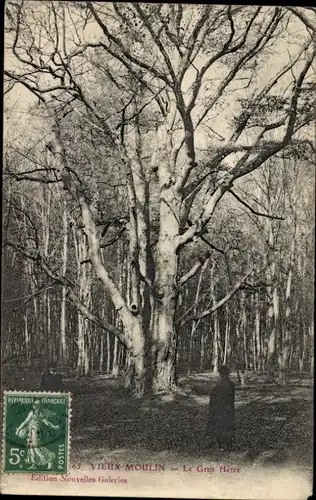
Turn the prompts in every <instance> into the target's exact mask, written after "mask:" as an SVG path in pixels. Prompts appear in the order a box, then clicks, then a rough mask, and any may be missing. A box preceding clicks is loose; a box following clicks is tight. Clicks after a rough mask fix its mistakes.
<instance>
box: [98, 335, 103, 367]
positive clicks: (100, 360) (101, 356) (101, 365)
mask: <svg viewBox="0 0 316 500" xmlns="http://www.w3.org/2000/svg"><path fill="white" fill-rule="evenodd" d="M103 363H104V335H101V337H100V357H99V371H100V372H102V371H103Z"/></svg>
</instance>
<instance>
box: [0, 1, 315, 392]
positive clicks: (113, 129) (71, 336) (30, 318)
mask: <svg viewBox="0 0 316 500" xmlns="http://www.w3.org/2000/svg"><path fill="white" fill-rule="evenodd" d="M315 32H316V19H315V12H314V11H312V10H310V9H309V8H308V7H306V8H298V7H297V8H294V7H293V8H292V7H277V6H254V5H209V4H203V5H202V4H201V5H182V4H163V3H160V4H146V3H121V2H113V3H97V2H96V3H94V2H64V1H59V2H50V1H42V2H40V3H39V2H32V1H19V2H13V1H8V2H7V3H6V21H5V69H4V86H5V89H4V90H5V96H4V107H5V114H4V129H5V134H4V169H3V204H2V209H3V216H2V220H3V250H2V331H3V344H2V369H3V373H4V374H6V373H8V374H9V377H11V378H13V377H14V376H15V375H14V374H16V377H17V379H18V378H19V377H21V376H22V373H40V372H41V370H43V369H45V367H46V365H47V364H48V363H49V362H50V361H52V360H57V362H58V366H59V370H60V371H61V372H62V373H63V374H64V375H65V376H66V377H76V378H80V379H85V378H86V377H89V376H91V375H98V374H106V375H109V376H110V375H111V376H112V377H118V378H122V379H123V380H124V384H125V387H126V388H130V389H131V390H132V391H133V394H134V395H135V396H136V397H140V396H143V395H146V394H149V393H161V392H164V393H172V392H174V391H177V387H178V383H179V379H180V378H181V377H182V376H188V375H191V374H199V373H203V372H212V373H214V374H215V373H217V370H218V367H219V365H220V364H227V365H229V366H230V367H231V370H232V371H237V372H238V376H240V377H241V381H242V383H245V380H247V377H249V376H250V374H252V375H253V374H257V375H258V376H259V375H260V376H261V375H264V376H265V377H267V380H273V381H275V382H276V384H279V385H281V386H286V385H287V384H288V381H289V377H290V376H291V374H293V373H295V374H299V376H300V377H303V376H304V375H306V374H307V375H308V376H311V374H313V370H314V338H313V333H314V324H313V300H314V299H313V289H314V228H315V225H314V224H315V222H314V202H315V199H314V196H315V51H316V49H315V47H316V45H315Z"/></svg>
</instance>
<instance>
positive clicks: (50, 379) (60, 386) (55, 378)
mask: <svg viewBox="0 0 316 500" xmlns="http://www.w3.org/2000/svg"><path fill="white" fill-rule="evenodd" d="M64 390H65V386H64V383H63V379H62V376H61V375H60V373H57V364H56V363H55V362H54V361H52V362H51V363H50V364H49V367H48V372H47V373H44V374H43V375H42V380H41V391H52V392H63V391H64Z"/></svg>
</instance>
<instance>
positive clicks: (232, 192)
mask: <svg viewBox="0 0 316 500" xmlns="http://www.w3.org/2000/svg"><path fill="white" fill-rule="evenodd" d="M228 192H229V193H231V194H232V195H233V196H234V198H236V200H238V201H239V203H241V204H242V205H244V206H245V207H246V208H248V210H250V212H252V213H253V214H255V215H259V216H260V217H268V218H269V219H277V220H285V218H284V217H279V216H277V215H270V214H264V213H262V212H257V210H255V209H254V208H252V207H251V206H250V205H248V203H246V202H245V201H244V200H242V199H241V198H240V197H239V196H238V195H237V194H236V193H235V192H234V191H233V190H232V189H230V190H229V191H228Z"/></svg>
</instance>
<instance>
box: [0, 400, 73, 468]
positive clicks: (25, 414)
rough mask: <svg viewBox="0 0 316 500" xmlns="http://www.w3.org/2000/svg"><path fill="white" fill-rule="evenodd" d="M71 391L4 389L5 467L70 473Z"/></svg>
mask: <svg viewBox="0 0 316 500" xmlns="http://www.w3.org/2000/svg"><path fill="white" fill-rule="evenodd" d="M70 416H71V395H70V394H69V393H61V392H18V391H4V419H3V425H4V432H3V457H2V459H3V471H4V472H6V473H24V474H25V473H33V472H37V473H43V474H66V473H67V472H68V464H69V445H70Z"/></svg>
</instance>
